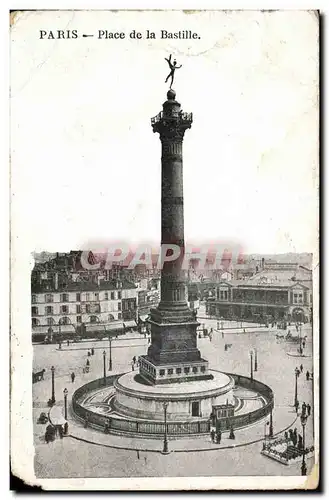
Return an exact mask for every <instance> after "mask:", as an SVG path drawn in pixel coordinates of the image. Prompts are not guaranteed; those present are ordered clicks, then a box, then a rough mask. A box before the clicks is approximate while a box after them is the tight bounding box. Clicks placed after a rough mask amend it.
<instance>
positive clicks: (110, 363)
mask: <svg viewBox="0 0 329 500" xmlns="http://www.w3.org/2000/svg"><path fill="white" fill-rule="evenodd" d="M109 345H110V360H109V371H110V372H111V371H112V339H111V336H110V335H109Z"/></svg>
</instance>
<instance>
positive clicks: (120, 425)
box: [72, 373, 274, 437]
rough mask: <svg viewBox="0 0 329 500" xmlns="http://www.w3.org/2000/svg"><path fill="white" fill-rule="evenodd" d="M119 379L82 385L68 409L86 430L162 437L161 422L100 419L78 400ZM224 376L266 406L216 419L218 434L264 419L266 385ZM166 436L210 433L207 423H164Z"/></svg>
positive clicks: (270, 406) (268, 407)
mask: <svg viewBox="0 0 329 500" xmlns="http://www.w3.org/2000/svg"><path fill="white" fill-rule="evenodd" d="M121 375H122V374H119V375H111V376H109V377H106V379H105V382H106V383H105V384H104V378H101V379H97V380H93V381H92V382H89V383H88V384H86V385H83V386H82V387H80V388H79V389H78V390H77V391H75V393H74V394H73V397H72V408H73V411H74V413H75V415H76V416H77V417H78V418H79V419H80V420H82V421H84V422H86V423H87V425H88V426H91V427H95V428H97V429H99V430H105V428H106V429H107V430H108V431H109V432H111V430H113V431H117V432H125V433H131V434H143V435H146V436H149V437H152V436H157V435H163V434H164V433H165V424H164V422H161V421H159V422H158V421H154V420H143V421H138V420H134V419H132V418H130V417H125V418H119V417H115V416H111V415H101V414H99V413H95V412H93V411H92V410H89V409H87V408H85V407H84V406H83V404H82V403H81V400H82V399H83V397H84V395H86V394H87V393H88V392H90V391H92V390H94V389H98V388H104V385H106V386H112V385H113V383H114V381H115V379H116V378H118V377H120V376H121ZM227 375H229V376H231V377H233V378H234V380H235V383H236V385H239V386H240V387H244V388H246V389H252V390H255V391H257V392H258V393H259V394H261V395H262V396H263V397H264V398H265V400H266V401H267V402H266V404H265V405H264V406H263V407H261V408H258V409H257V410H254V411H252V412H250V413H246V414H242V415H235V416H233V417H222V418H219V419H217V421H218V422H219V424H220V428H221V430H222V431H227V430H230V429H231V428H232V427H233V429H239V428H241V427H246V426H247V425H250V424H252V423H254V422H256V421H258V420H260V419H262V418H264V417H265V416H266V415H268V414H269V413H270V412H271V410H272V409H273V406H274V396H273V392H272V390H271V389H270V387H268V386H267V385H265V384H263V383H262V382H259V381H257V380H251V379H250V378H248V377H244V376H242V375H236V374H232V373H227ZM166 425H167V434H168V436H186V435H192V434H207V433H209V432H210V427H211V423H210V419H208V418H207V419H206V418H205V419H204V420H201V419H200V420H198V421H197V422H191V421H188V422H184V421H182V422H168V423H167V424H166Z"/></svg>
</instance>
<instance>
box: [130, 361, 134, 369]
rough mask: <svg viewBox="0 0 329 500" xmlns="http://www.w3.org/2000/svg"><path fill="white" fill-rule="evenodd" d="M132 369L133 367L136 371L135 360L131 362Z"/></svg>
mask: <svg viewBox="0 0 329 500" xmlns="http://www.w3.org/2000/svg"><path fill="white" fill-rule="evenodd" d="M131 369H132V371H134V370H135V365H134V362H133V361H132V362H131Z"/></svg>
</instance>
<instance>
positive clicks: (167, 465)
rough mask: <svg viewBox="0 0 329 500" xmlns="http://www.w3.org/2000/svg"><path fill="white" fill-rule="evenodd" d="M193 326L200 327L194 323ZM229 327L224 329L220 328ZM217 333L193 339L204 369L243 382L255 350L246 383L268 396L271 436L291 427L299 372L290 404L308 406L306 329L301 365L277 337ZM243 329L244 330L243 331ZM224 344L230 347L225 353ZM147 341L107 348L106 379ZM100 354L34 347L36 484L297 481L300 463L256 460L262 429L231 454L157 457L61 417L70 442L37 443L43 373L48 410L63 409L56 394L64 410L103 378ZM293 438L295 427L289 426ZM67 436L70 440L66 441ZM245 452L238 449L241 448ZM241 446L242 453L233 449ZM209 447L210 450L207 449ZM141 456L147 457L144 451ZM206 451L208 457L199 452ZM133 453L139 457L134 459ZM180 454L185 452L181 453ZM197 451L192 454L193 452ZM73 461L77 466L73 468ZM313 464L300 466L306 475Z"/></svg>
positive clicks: (186, 446) (137, 444) (241, 439)
mask: <svg viewBox="0 0 329 500" xmlns="http://www.w3.org/2000/svg"><path fill="white" fill-rule="evenodd" d="M200 322H201V320H200ZM202 323H205V324H206V326H207V327H208V328H214V329H216V327H217V321H216V320H205V319H203V320H202ZM227 326H229V325H227ZM227 326H226V325H225V327H226V328H225V327H224V336H223V335H222V332H221V331H220V332H217V331H214V332H213V336H212V340H210V339H209V338H201V339H198V346H199V349H200V350H201V352H202V354H203V356H204V357H205V358H207V359H208V360H209V363H210V367H211V368H213V369H217V370H218V369H219V370H222V371H226V372H235V373H238V374H241V375H247V376H250V356H249V351H250V349H251V348H255V347H257V352H258V370H257V372H255V373H254V378H255V379H258V380H260V381H262V382H264V383H266V384H267V385H269V386H270V387H271V388H272V389H273V391H274V395H275V410H274V412H273V421H274V433H277V432H278V430H281V429H283V428H285V427H287V422H289V424H288V425H291V423H292V422H294V420H295V417H296V415H295V413H294V409H293V408H292V407H291V405H292V404H293V401H294V388H295V374H294V370H295V368H296V367H297V366H298V367H299V366H300V365H301V364H303V373H302V374H301V376H300V377H299V379H298V392H299V394H298V399H299V401H300V402H301V403H302V402H303V401H305V402H306V403H311V402H312V382H310V381H309V382H307V381H306V377H305V373H306V371H307V370H308V371H310V372H312V371H313V367H312V358H311V345H312V344H311V340H312V339H311V329H310V327H309V326H307V325H306V326H305V331H307V333H305V334H307V346H306V355H309V357H304V358H301V357H293V356H289V355H288V353H289V352H293V351H294V350H296V348H295V346H294V345H293V344H286V343H284V342H282V341H279V340H277V339H276V334H277V333H280V331H278V330H271V329H266V330H267V331H262V332H260V331H258V330H257V331H256V332H254V331H253V329H250V328H249V329H248V330H246V333H243V332H242V333H232V330H230V329H228V328H227ZM249 326H250V325H249ZM226 343H229V344H232V346H231V348H230V349H228V350H227V351H225V350H224V346H225V344H226ZM147 346H148V339H147V338H146V339H145V338H144V336H143V335H140V334H137V333H134V334H131V333H130V334H127V335H126V336H123V337H119V338H118V339H116V340H113V342H112V360H113V372H112V373H123V372H127V371H130V370H131V359H132V357H133V356H136V357H138V355H140V354H144V353H145V351H146V350H147ZM91 347H94V349H95V355H94V356H90V357H89V359H90V372H89V373H88V374H87V373H83V367H84V366H85V364H86V360H87V358H88V356H87V352H88V349H90V348H91ZM104 349H105V350H106V352H107V358H106V363H107V364H108V359H109V357H108V351H109V344H108V341H102V342H96V341H95V342H81V343H77V344H73V345H70V346H66V345H65V344H63V346H62V349H61V350H58V345H35V346H34V371H38V370H41V369H43V368H45V369H46V372H45V380H43V381H41V382H38V383H35V384H33V421H34V438H35V472H36V475H37V477H44V478H51V477H133V476H147V477H151V476H158V475H159V476H211V475H216V476H221V475H224V476H230V475H263V474H267V475H300V465H301V464H300V463H299V462H297V463H294V464H292V465H289V466H285V465H282V464H280V463H278V462H276V461H274V460H272V459H269V458H267V457H264V456H263V455H261V453H260V452H261V449H262V436H263V433H264V428H265V423H264V421H263V422H259V423H257V424H256V425H255V426H252V427H251V428H247V429H240V430H237V431H236V440H235V441H234V443H233V445H234V447H231V448H228V446H232V441H231V440H229V439H228V436H227V435H224V436H223V439H222V443H221V445H220V447H219V448H218V447H217V446H215V445H212V443H211V442H210V439H209V438H206V437H205V438H198V439H195V440H191V439H189V440H176V441H170V443H169V447H170V449H171V451H172V453H170V454H169V455H166V456H165V455H162V454H161V453H159V452H160V451H161V448H162V442H161V440H151V439H144V440H141V439H137V438H136V439H133V438H128V437H121V436H111V435H104V434H102V433H100V432H97V431H95V430H93V429H84V428H83V426H82V425H81V424H79V423H77V422H75V421H74V420H72V415H69V424H70V434H72V436H70V437H65V438H64V439H56V440H55V441H54V442H51V443H49V444H46V443H45V442H44V437H43V436H44V426H43V425H40V424H37V423H36V420H37V417H38V416H39V414H40V412H41V411H47V401H48V399H49V398H50V396H51V373H50V367H51V366H52V365H53V366H54V367H55V393H56V405H58V406H59V407H63V404H64V401H63V390H64V388H67V389H68V391H69V395H68V402H69V407H70V399H71V397H72V394H73V392H74V390H76V389H77V388H78V387H80V386H81V385H83V384H85V383H87V382H89V381H91V380H93V379H95V378H101V377H102V376H103V350H104ZM107 368H108V366H107ZM72 371H74V373H75V374H76V379H75V381H74V383H72V382H71V378H70V374H71V372H72ZM107 373H109V372H108V371H107ZM292 427H297V429H298V432H301V424H300V419H299V418H298V419H297V421H296V422H295V423H294V424H293V425H292ZM73 436H74V437H73ZM312 436H313V419H312V418H310V419H309V420H308V423H307V427H306V444H307V445H310V444H312V443H313V437H312ZM256 440H258V442H254V443H253V444H244V443H246V442H247V443H248V442H253V441H256ZM241 445H242V446H241ZM214 446H215V447H214ZM145 449H147V450H150V451H144V450H145ZM205 449H208V451H204V450H205ZM136 450H139V451H138V452H137V451H136ZM185 450H186V451H185ZM196 450H197V451H196ZM75 456H79V460H74V459H73V458H74V457H75ZM312 461H313V458H309V459H308V460H307V466H308V470H310V468H311V466H312V463H313V462H312Z"/></svg>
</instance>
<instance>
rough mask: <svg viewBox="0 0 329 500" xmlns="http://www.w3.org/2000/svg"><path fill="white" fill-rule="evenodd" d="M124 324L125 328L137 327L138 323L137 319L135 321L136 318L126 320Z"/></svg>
mask: <svg viewBox="0 0 329 500" xmlns="http://www.w3.org/2000/svg"><path fill="white" fill-rule="evenodd" d="M123 326H124V327H125V328H136V327H137V323H136V321H135V320H131V321H125V322H124V323H123Z"/></svg>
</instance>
